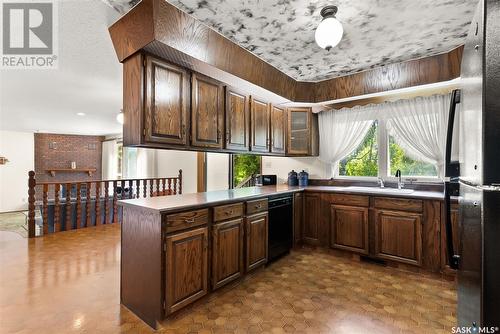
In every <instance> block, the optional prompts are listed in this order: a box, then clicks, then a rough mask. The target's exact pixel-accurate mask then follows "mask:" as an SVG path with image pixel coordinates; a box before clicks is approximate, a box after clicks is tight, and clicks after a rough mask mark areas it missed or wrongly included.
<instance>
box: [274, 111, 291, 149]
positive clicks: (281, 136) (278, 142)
mask: <svg viewBox="0 0 500 334" xmlns="http://www.w3.org/2000/svg"><path fill="white" fill-rule="evenodd" d="M286 121H287V112H286V109H284V108H278V107H276V106H272V107H271V152H273V153H283V154H284V153H285V143H286V136H285V135H286V128H287V122H286Z"/></svg>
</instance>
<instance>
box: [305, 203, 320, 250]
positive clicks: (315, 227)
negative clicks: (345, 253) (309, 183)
mask: <svg viewBox="0 0 500 334" xmlns="http://www.w3.org/2000/svg"><path fill="white" fill-rule="evenodd" d="M304 212H305V214H304V220H303V221H302V240H303V241H304V243H306V244H309V245H314V246H319V245H320V233H321V232H320V226H321V222H320V216H321V194H320V193H305V194H304Z"/></svg>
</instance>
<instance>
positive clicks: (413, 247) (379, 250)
mask: <svg viewBox="0 0 500 334" xmlns="http://www.w3.org/2000/svg"><path fill="white" fill-rule="evenodd" d="M375 215H376V221H375V252H376V255H377V256H378V257H379V258H382V259H387V260H394V261H399V262H404V263H409V264H414V265H418V266H420V265H421V264H422V225H421V223H422V215H421V214H417V213H411V212H403V211H387V210H375Z"/></svg>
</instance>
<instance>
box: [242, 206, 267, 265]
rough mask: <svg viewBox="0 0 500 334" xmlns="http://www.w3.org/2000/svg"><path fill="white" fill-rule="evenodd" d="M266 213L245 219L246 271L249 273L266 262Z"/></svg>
mask: <svg viewBox="0 0 500 334" xmlns="http://www.w3.org/2000/svg"><path fill="white" fill-rule="evenodd" d="M267 224H268V215H267V212H263V213H257V214H255V215H252V216H247V217H246V236H247V237H246V255H247V256H246V258H247V259H246V270H247V271H250V270H252V269H254V268H257V267H259V266H261V265H263V264H265V263H266V262H267V251H268V249H267V238H268V225H267Z"/></svg>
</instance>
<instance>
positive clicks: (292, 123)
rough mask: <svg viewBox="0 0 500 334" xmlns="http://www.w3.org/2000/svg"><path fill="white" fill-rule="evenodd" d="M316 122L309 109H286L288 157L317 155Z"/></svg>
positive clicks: (315, 117)
mask: <svg viewBox="0 0 500 334" xmlns="http://www.w3.org/2000/svg"><path fill="white" fill-rule="evenodd" d="M317 124H318V120H317V115H315V114H313V112H312V110H311V108H288V151H287V153H288V154H290V155H302V156H303V155H318V126H317Z"/></svg>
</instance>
